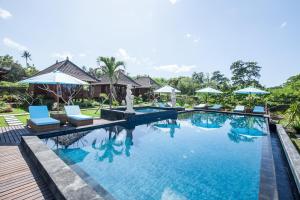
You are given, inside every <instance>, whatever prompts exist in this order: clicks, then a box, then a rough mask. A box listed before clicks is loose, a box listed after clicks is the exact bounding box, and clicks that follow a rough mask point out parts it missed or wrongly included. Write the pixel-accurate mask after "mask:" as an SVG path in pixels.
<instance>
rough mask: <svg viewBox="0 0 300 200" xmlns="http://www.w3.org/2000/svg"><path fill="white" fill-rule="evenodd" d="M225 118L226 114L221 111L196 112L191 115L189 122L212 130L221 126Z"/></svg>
mask: <svg viewBox="0 0 300 200" xmlns="http://www.w3.org/2000/svg"><path fill="white" fill-rule="evenodd" d="M226 119H227V116H226V115H224V114H221V113H197V114H194V115H192V118H191V122H192V124H193V125H194V126H196V127H199V128H202V129H205V130H213V129H218V128H221V127H222V126H223V125H224V123H225V122H226Z"/></svg>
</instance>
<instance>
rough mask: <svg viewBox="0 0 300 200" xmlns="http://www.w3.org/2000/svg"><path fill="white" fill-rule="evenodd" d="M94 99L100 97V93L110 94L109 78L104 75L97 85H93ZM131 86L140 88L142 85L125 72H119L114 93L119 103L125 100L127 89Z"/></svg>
mask: <svg viewBox="0 0 300 200" xmlns="http://www.w3.org/2000/svg"><path fill="white" fill-rule="evenodd" d="M92 85H93V94H94V95H93V97H99V94H100V93H106V94H109V85H110V81H109V77H108V76H107V75H102V76H101V77H100V78H99V80H98V82H97V83H93V84H92ZM127 85H131V86H132V87H133V88H137V87H140V86H141V85H140V84H138V83H137V82H136V81H134V80H133V79H132V78H131V77H129V76H128V75H126V74H125V72H124V71H123V70H119V71H118V72H117V80H116V81H115V83H114V89H115V91H114V93H115V96H116V99H117V100H118V101H122V100H125V97H126V87H127Z"/></svg>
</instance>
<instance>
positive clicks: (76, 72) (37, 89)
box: [30, 58, 98, 99]
mask: <svg viewBox="0 0 300 200" xmlns="http://www.w3.org/2000/svg"><path fill="white" fill-rule="evenodd" d="M54 71H61V72H63V73H65V74H68V75H71V76H73V77H75V78H78V79H80V80H82V81H85V82H88V83H90V84H92V83H96V82H97V81H98V80H97V79H96V78H94V77H93V76H91V75H89V74H88V73H87V72H85V71H84V70H83V69H81V68H80V67H78V66H77V65H75V64H74V63H73V62H71V61H70V60H69V59H68V58H67V59H66V60H64V61H60V62H58V61H56V63H54V64H53V65H51V66H50V67H47V68H46V69H44V70H41V71H40V72H38V73H37V74H35V75H34V76H38V75H42V74H47V73H50V72H54ZM55 87H56V86H54V85H49V88H51V89H52V90H54V91H55ZM70 87H71V86H62V87H61V93H62V96H63V98H64V99H67V98H68V95H70ZM72 87H79V86H72ZM41 88H42V86H41V85H31V86H30V91H33V92H34V94H35V95H44V96H46V97H50V98H56V96H55V95H54V94H52V93H49V92H45V90H43V89H41ZM73 89H76V88H73ZM90 92H91V88H88V89H87V90H83V89H81V90H80V91H79V92H78V93H77V95H76V96H75V97H74V98H87V97H90V95H91V94H90Z"/></svg>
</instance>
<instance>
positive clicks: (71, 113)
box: [65, 106, 93, 126]
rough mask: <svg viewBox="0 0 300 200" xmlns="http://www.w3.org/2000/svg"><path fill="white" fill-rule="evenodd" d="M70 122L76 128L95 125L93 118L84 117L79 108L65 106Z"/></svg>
mask: <svg viewBox="0 0 300 200" xmlns="http://www.w3.org/2000/svg"><path fill="white" fill-rule="evenodd" d="M65 111H66V114H67V117H68V122H69V123H70V124H72V125H74V126H85V125H90V124H93V118H92V117H90V116H87V115H82V114H81V111H80V108H79V106H65Z"/></svg>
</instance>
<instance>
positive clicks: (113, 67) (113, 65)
mask: <svg viewBox="0 0 300 200" xmlns="http://www.w3.org/2000/svg"><path fill="white" fill-rule="evenodd" d="M97 63H98V64H99V66H100V68H99V69H100V70H101V72H102V74H106V75H107V76H108V78H109V107H110V109H111V106H112V103H113V98H114V96H113V91H114V84H115V83H116V82H117V80H118V70H120V68H121V67H125V63H124V62H122V61H117V60H116V58H115V57H110V58H109V57H98V58H97Z"/></svg>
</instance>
